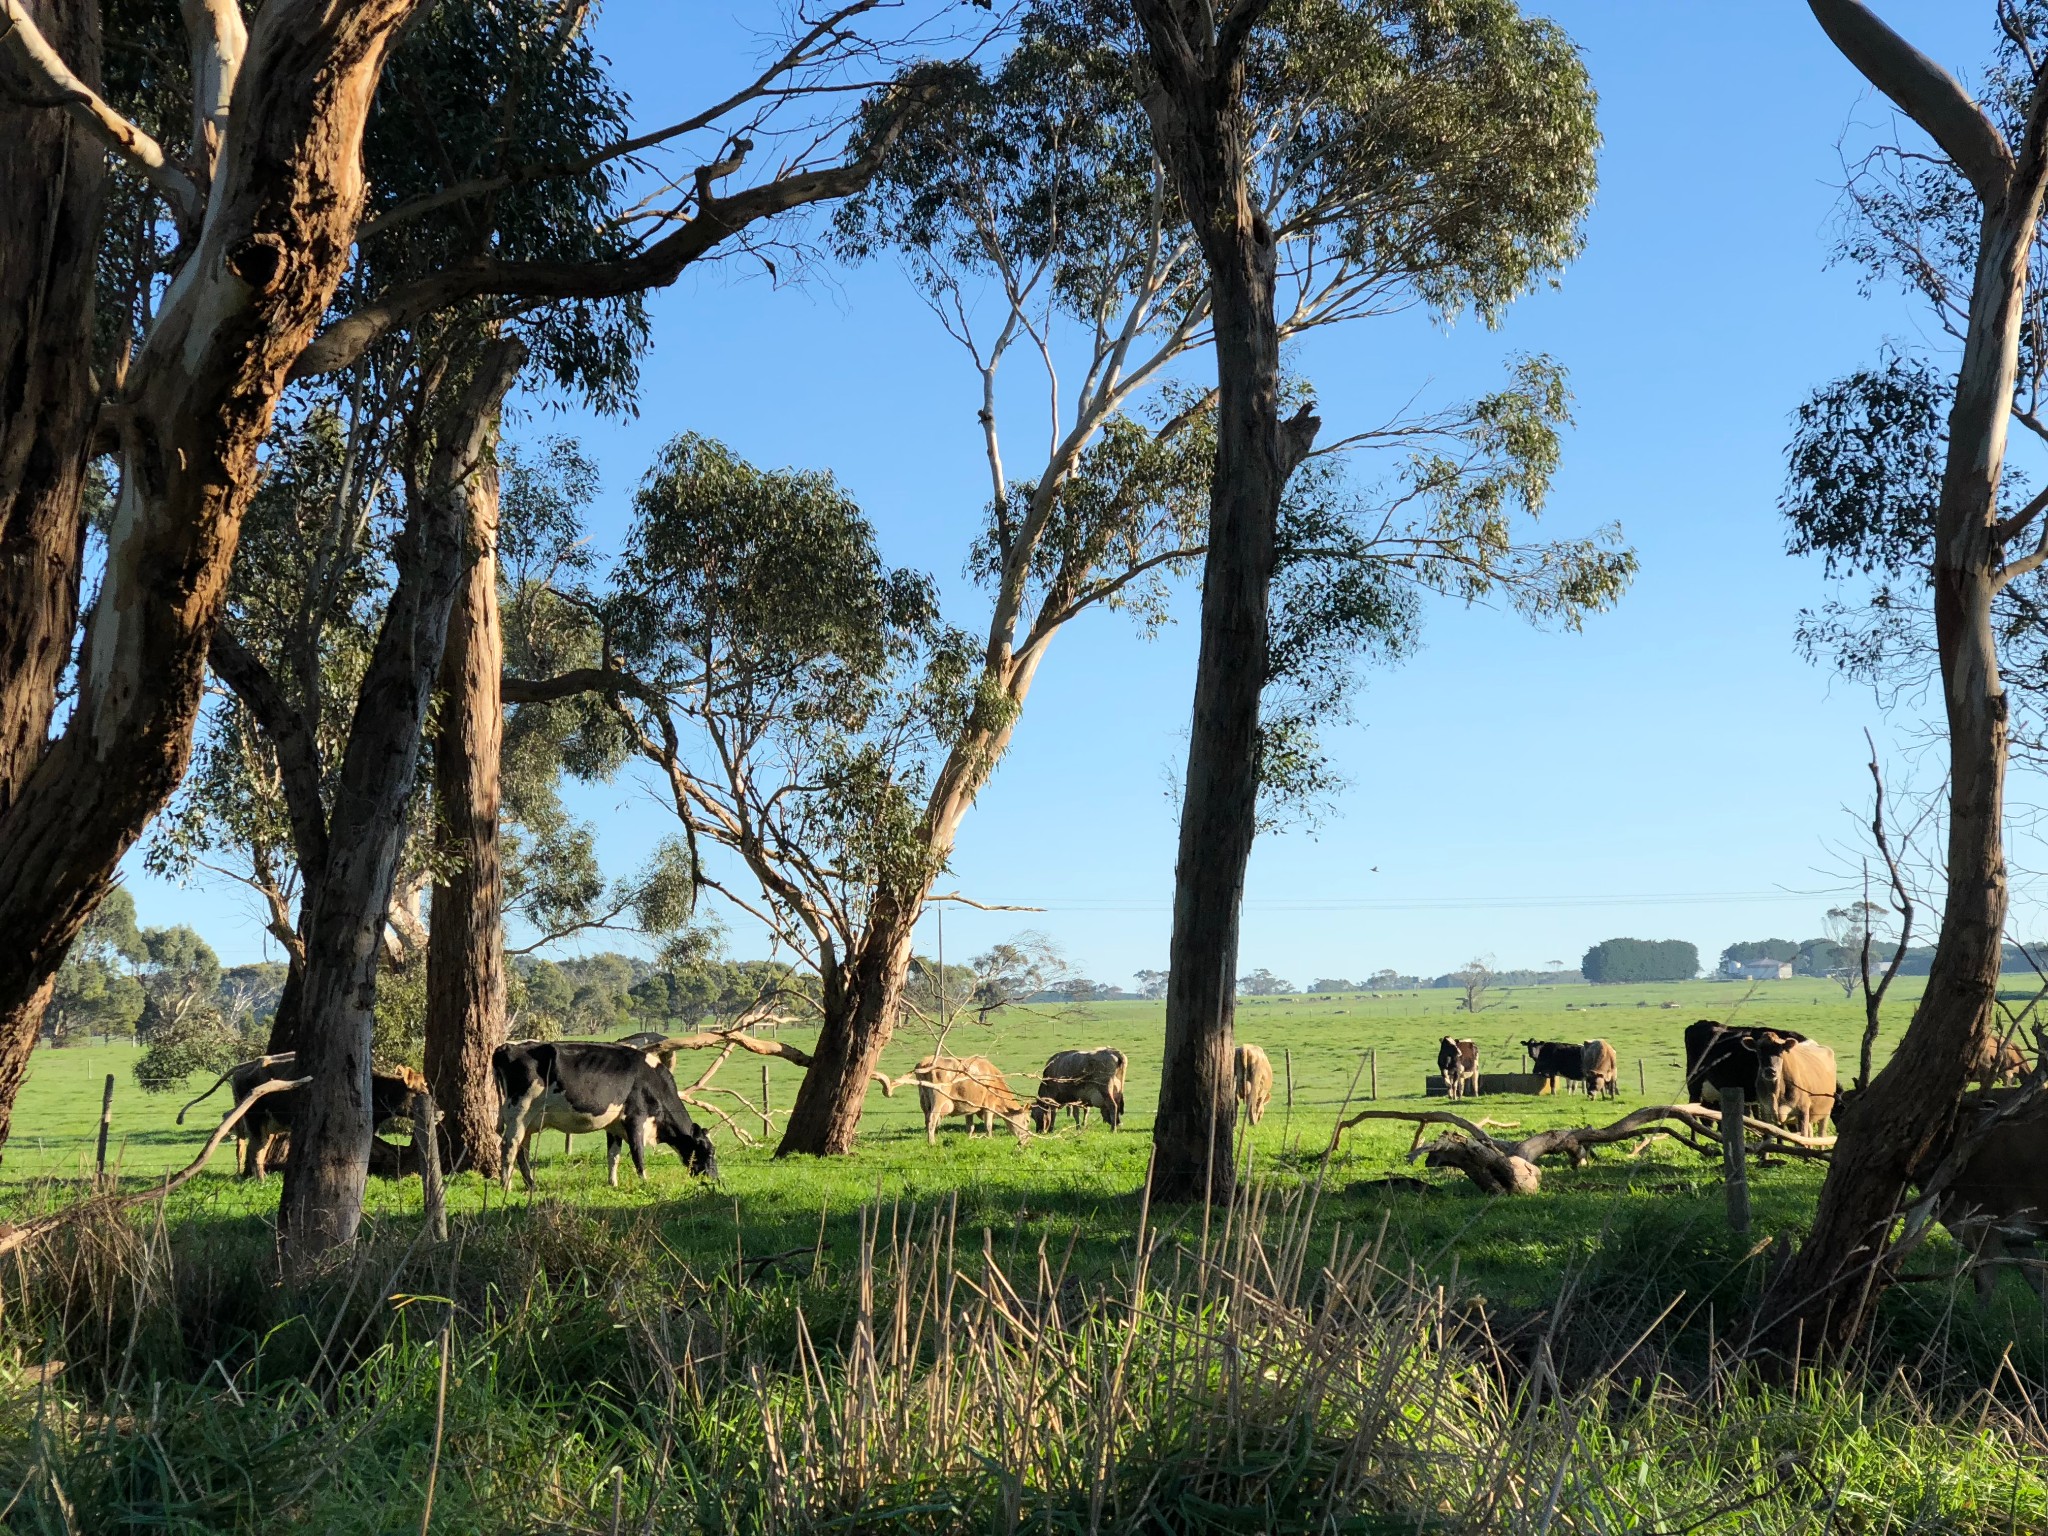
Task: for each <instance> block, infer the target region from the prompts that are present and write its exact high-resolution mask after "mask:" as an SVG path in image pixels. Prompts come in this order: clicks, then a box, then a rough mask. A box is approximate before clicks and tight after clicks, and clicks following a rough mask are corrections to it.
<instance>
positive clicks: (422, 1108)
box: [412, 1093, 448, 1243]
mask: <svg viewBox="0 0 2048 1536" xmlns="http://www.w3.org/2000/svg"><path fill="white" fill-rule="evenodd" d="M440 1119H441V1115H440V1112H439V1111H438V1110H436V1109H435V1108H434V1101H433V1099H432V1098H431V1097H430V1096H429V1095H427V1094H424V1093H416V1094H414V1095H413V1096H412V1150H413V1155H414V1156H415V1157H417V1158H418V1159H419V1160H420V1197H421V1203H422V1204H423V1205H424V1206H425V1208H426V1215H427V1230H428V1231H429V1232H431V1233H432V1234H433V1236H434V1241H435V1242H437V1243H445V1242H447V1241H448V1198H447V1192H446V1191H445V1190H444V1189H443V1188H442V1187H441V1135H440V1130H439V1121H440Z"/></svg>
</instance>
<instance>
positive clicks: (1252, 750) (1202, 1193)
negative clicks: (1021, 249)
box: [1136, 0, 1316, 1202]
mask: <svg viewBox="0 0 2048 1536" xmlns="http://www.w3.org/2000/svg"><path fill="white" fill-rule="evenodd" d="M1264 9H1265V7H1264V6H1263V5H1262V4H1259V3H1256V0H1245V3H1240V4H1239V5H1238V6H1237V7H1236V8H1235V9H1234V10H1233V11H1232V12H1231V13H1230V14H1229V16H1228V19H1226V20H1225V21H1224V23H1223V24H1222V26H1221V28H1220V29H1219V28H1218V27H1216V26H1215V25H1214V24H1213V23H1212V22H1210V21H1209V20H1207V19H1206V12H1204V13H1203V14H1200V15H1197V14H1193V13H1188V14H1183V12H1182V9H1181V8H1180V7H1178V6H1175V5H1171V4H1168V3H1165V0H1137V4H1136V10H1137V14H1138V19H1139V23H1140V25H1141V26H1142V27H1143V29H1144V32H1145V40H1146V44H1147V49H1148V52H1149V54H1150V57H1151V61H1152V67H1153V72H1154V74H1155V76H1156V77H1157V81H1158V84H1157V85H1156V86H1155V88H1154V91H1153V93H1152V94H1151V95H1149V96H1148V97H1147V98H1146V101H1145V107H1146V111H1147V113H1148V115H1149V116H1150V117H1151V120H1152V130H1153V147H1154V149H1155V150H1156V151H1157V153H1158V155H1159V157H1160V160H1161V161H1162V163H1163V164H1164V165H1165V166H1166V168H1167V171H1168V173H1169V174H1170V175H1171V176H1172V178H1173V182H1174V185H1175V187H1176V189H1177V190H1178V192H1179V194H1180V200H1181V206H1182V208H1183V209H1184V210H1185V211H1186V213H1187V215H1188V217H1189V220H1190V222H1191V223H1192V225H1193V226H1194V230H1195V234H1196V237H1197V238H1198V239H1199V240H1200V242H1201V246H1202V254H1203V257H1204V260H1205V261H1206V263H1207V265H1208V269H1209V282H1210V292H1211V306H1212V314H1213V317H1214V328H1215V336H1216V383H1217V391H1218V393H1217V404H1216V468H1215V478H1214V481H1213V483H1212V487H1211V492H1210V501H1209V550H1208V554H1207V556H1206V559H1205V562H1204V565H1203V581H1202V628H1201V636H1202V639H1201V651H1200V655H1199V658H1198V660H1197V662H1196V670H1195V702H1194V720H1193V728H1192V731H1191V733H1190V736H1189V740H1188V767H1187V781H1186V787H1185V789H1184V792H1183V795H1182V800H1181V822H1180V853H1179V857H1178V860H1177V862H1176V864H1175V868H1174V896H1173V943H1172V948H1171V951H1170V959H1169V971H1168V980H1167V987H1166V1042H1165V1047H1164V1051H1163V1053H1162V1056H1161V1060H1160V1082H1159V1118H1158V1120H1157V1122H1156V1123H1155V1125H1154V1129H1153V1169H1152V1193H1153V1197H1154V1198H1155V1199H1160V1200H1201V1199H1204V1198H1208V1199H1213V1200H1216V1201H1219V1202H1223V1201H1227V1200H1229V1199H1230V1197H1231V1193H1232V1189H1231V1165H1232V1160H1231V1126H1232V1120H1233V1117H1234V1112H1235V1108H1236V1096H1235V1084H1234V1079H1233V1076H1232V1071H1231V1046H1232V1042H1231V1025H1232V1016H1233V1012H1234V1008H1235V1001H1234V1000H1235V996H1236V980H1235V979H1236V974H1237V939H1238V917H1239V913H1240V911H1241V909H1242V906H1243V899H1244V873H1245V866H1246V864H1247V863H1248V862H1249V860H1250V858H1251V850H1252V839H1253V836H1254V833H1255V831H1256V828H1257V811H1258V793H1259V695H1260V692H1261V691H1262V690H1263V689H1264V687H1265V684H1266V674H1267V617H1268V610H1269V604H1270V594H1271V589H1272V583H1273V569H1274V563H1275V554H1276V551H1275V539H1276V530H1277V525H1278V520H1279V514H1280V497H1281V493H1282V491H1283V490H1284V489H1285V488H1286V484H1287V477H1288V476H1289V475H1290V474H1292V473H1293V471H1294V468H1295V466H1296V465H1297V464H1298V463H1299V462H1300V461H1301V457H1302V455H1303V454H1305V453H1306V452H1307V450H1308V446H1309V443H1310V442H1311V441H1312V440H1313V436H1314V432H1315V427H1316V423H1315V421H1314V419H1313V418H1311V417H1309V416H1307V415H1306V414H1304V415H1301V416H1297V417H1295V418H1294V419H1293V420H1291V421H1288V422H1284V423H1283V422H1282V420H1281V417H1280V330H1279V326H1278V324H1277V322H1276V321H1275V319H1274V315H1273V296H1274V270H1275V259H1276V258H1275V247H1274V240H1273V232H1272V230H1271V228H1270V227H1268V225H1267V223H1266V221H1265V219H1264V217H1263V216H1262V215H1261V214H1260V213H1259V212H1258V210H1257V209H1256V208H1255V207H1254V206H1253V203H1252V194H1251V188H1250V186H1249V183H1248V180H1247V150H1246V143H1245V132H1246V124H1245V115H1244V107H1243V96H1244V59H1243V50H1244V45H1245V41H1246V38H1247V35H1248V34H1249V32H1250V30H1251V27H1252V25H1253V23H1254V22H1255V21H1256V19H1257V16H1258V14H1259V13H1260V12H1262V11H1263V10H1264Z"/></svg>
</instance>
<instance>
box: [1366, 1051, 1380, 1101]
mask: <svg viewBox="0 0 2048 1536" xmlns="http://www.w3.org/2000/svg"><path fill="white" fill-rule="evenodd" d="M1368 1054H1369V1055H1370V1056H1371V1058H1372V1096H1373V1098H1374V1100H1375V1101H1377V1100H1378V1098H1379V1096H1380V1053H1379V1051H1378V1049H1377V1048H1375V1049H1374V1050H1372V1051H1371V1052H1369V1053H1368Z"/></svg>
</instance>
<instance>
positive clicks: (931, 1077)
mask: <svg viewBox="0 0 2048 1536" xmlns="http://www.w3.org/2000/svg"><path fill="white" fill-rule="evenodd" d="M1054 1059H1055V1060H1057V1059H1058V1058H1057V1057H1055V1058H1054ZM1118 1101H1119V1102H1121V1094H1119V1100H1118ZM917 1102H918V1104H919V1106H920V1107H921V1108H922V1109H923V1110H924V1139H925V1140H926V1141H927V1142H930V1143H931V1144H932V1145H934V1146H936V1145H937V1144H938V1140H939V1122H940V1121H941V1120H943V1119H945V1118H946V1117H947V1116H948V1115H965V1116H966V1117H967V1134H968V1135H970V1136H972V1135H973V1134H974V1127H975V1122H976V1121H979V1122H980V1123H981V1129H982V1132H983V1134H984V1135H991V1136H992V1135H994V1134H995V1122H996V1121H998V1120H1001V1121H1002V1122H1003V1123H1004V1124H1005V1125H1007V1126H1008V1127H1009V1128H1010V1133H1011V1134H1012V1135H1013V1136H1015V1137H1016V1138H1017V1140H1018V1141H1019V1142H1022V1141H1023V1140H1024V1139H1025V1138H1026V1137H1028V1136H1029V1135H1030V1134H1031V1120H1032V1115H1031V1114H1030V1113H1028V1112H1027V1111H1026V1110H1025V1107H1024V1101H1023V1100H1022V1099H1020V1098H1018V1097H1017V1095H1016V1094H1014V1093H1012V1092H1011V1091H1010V1085H1009V1083H1008V1082H1007V1081H1005V1080H1004V1077H1003V1074H1002V1072H1001V1070H1000V1069H998V1068H997V1066H996V1064H995V1063H994V1062H992V1061H990V1060H989V1059H988V1058H987V1057H986V1056H927V1057H925V1059H924V1060H923V1061H920V1062H919V1063H918V1064H917Z"/></svg>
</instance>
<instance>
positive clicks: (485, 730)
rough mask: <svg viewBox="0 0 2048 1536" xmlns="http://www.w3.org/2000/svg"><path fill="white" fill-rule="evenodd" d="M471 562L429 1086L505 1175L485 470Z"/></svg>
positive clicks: (447, 763) (477, 1158) (461, 1136)
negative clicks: (496, 1054) (498, 1084)
mask: <svg viewBox="0 0 2048 1536" xmlns="http://www.w3.org/2000/svg"><path fill="white" fill-rule="evenodd" d="M469 513H470V523H469V529H468V534H467V544H468V552H469V568H468V572H467V575H466V576H465V578H464V581H463V587H462V592H461V594H460V596H458V597H457V599H456V603H455V612H454V614H453V615H452V616H451V617H450V619H449V622H448V649H447V653H446V655H444V656H443V657H442V660H441V692H442V703H441V716H440V733H439V735H438V736H437V737H436V738H435V741H434V803H435V820H436V822H437V824H438V829H439V832H440V836H441V839H442V846H441V852H442V855H443V858H444V859H445V860H446V861H447V862H446V864H445V865H444V866H443V867H444V868H446V869H447V870H448V871H449V872H448V874H447V875H446V876H445V877H444V878H443V879H442V880H441V881H439V882H438V883H437V884H436V885H435V886H434V906H433V921H432V925H431V926H430V927H429V928H428V930H427V1059H426V1067H427V1083H428V1086H429V1087H431V1088H432V1089H433V1091H434V1102H435V1103H436V1105H438V1106H439V1108H440V1111H441V1136H440V1145H441V1149H442V1155H443V1156H444V1157H445V1158H446V1159H447V1162H448V1166H449V1167H451V1168H455V1169H462V1168H474V1169H475V1170H476V1171H477V1172H479V1173H481V1174H484V1175H486V1176H487V1177H495V1176H496V1174H497V1172H498V1096H497V1090H496V1088H495V1087H494V1086H493V1085H492V1082H491V1052H493V1051H494V1050H496V1049H497V1048H498V1046H499V1045H501V1044H502V1043H503V1042H504V1038H505V946H504V933H503V895H504V889H503V879H502V871H501V869H500V866H499V861H498V806H499V768H500V758H501V756H502V753H503V741H504V734H505V708H504V704H503V702H502V700H501V698H500V695H499V686H498V682H499V677H500V675H501V674H502V672H503V669H504V651H505V646H504V638H503V636H502V634H501V633H500V632H499V627H498V556H497V548H498V477H497V471H496V470H495V469H486V470H484V471H483V472H481V473H480V474H479V475H478V477H477V484H476V487H475V490H474V491H473V492H472V494H471V495H470V497H469Z"/></svg>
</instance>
